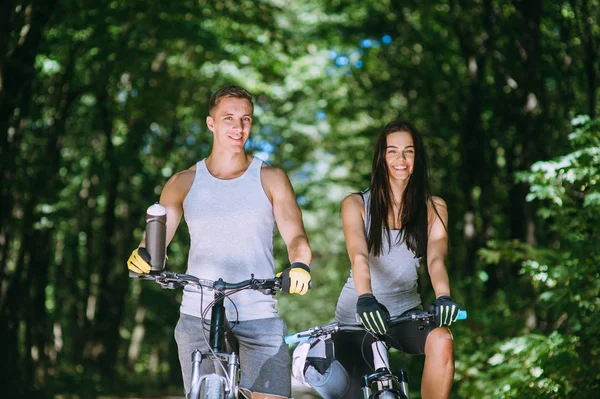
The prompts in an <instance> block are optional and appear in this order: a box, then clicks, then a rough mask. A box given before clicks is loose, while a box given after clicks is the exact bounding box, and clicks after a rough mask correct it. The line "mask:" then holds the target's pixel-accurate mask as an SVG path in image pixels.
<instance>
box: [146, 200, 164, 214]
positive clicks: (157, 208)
mask: <svg viewBox="0 0 600 399" xmlns="http://www.w3.org/2000/svg"><path fill="white" fill-rule="evenodd" d="M146 213H147V214H148V215H150V216H163V215H166V214H167V208H165V207H164V206H162V205H161V204H159V203H158V202H157V203H156V204H154V205H151V206H150V207H148V209H147V210H146Z"/></svg>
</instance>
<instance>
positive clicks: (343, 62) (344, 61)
mask: <svg viewBox="0 0 600 399" xmlns="http://www.w3.org/2000/svg"><path fill="white" fill-rule="evenodd" d="M349 62H350V60H349V59H348V57H346V56H345V55H341V56H339V57H337V58H336V59H335V65H337V66H339V67H341V66H346V65H348V63H349Z"/></svg>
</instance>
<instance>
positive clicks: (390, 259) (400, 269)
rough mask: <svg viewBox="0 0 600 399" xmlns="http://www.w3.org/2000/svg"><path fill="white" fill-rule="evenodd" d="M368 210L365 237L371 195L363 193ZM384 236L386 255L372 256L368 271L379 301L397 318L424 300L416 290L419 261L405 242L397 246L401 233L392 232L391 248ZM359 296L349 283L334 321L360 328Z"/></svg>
mask: <svg viewBox="0 0 600 399" xmlns="http://www.w3.org/2000/svg"><path fill="white" fill-rule="evenodd" d="M362 195H363V200H364V206H365V235H367V233H368V226H369V224H368V221H369V215H370V213H369V200H370V198H371V196H370V193H369V192H368V191H366V192H363V193H362ZM382 234H383V253H382V255H380V256H373V255H372V254H369V269H370V273H371V289H372V290H373V295H375V298H377V301H378V302H379V303H381V304H383V305H384V306H385V307H386V308H387V309H388V311H389V312H390V316H391V317H394V316H398V315H401V314H402V313H404V312H406V311H407V310H411V309H414V308H416V307H418V306H420V305H421V297H420V295H419V292H418V289H417V283H418V281H417V280H418V274H417V270H418V268H419V259H418V258H415V254H414V253H413V252H412V251H411V250H410V249H408V247H407V246H406V242H402V243H401V244H400V245H394V243H396V242H397V239H398V234H400V230H391V231H390V238H391V243H392V248H391V250H390V247H389V245H388V241H387V234H385V233H384V232H382ZM357 300H358V294H357V293H356V288H355V286H354V279H353V278H352V270H350V277H348V280H347V281H346V284H345V285H344V288H342V292H341V294H340V297H339V299H338V303H337V309H336V311H335V320H336V321H337V322H340V323H344V324H357V320H356V301H357Z"/></svg>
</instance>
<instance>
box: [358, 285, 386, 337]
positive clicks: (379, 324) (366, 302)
mask: <svg viewBox="0 0 600 399" xmlns="http://www.w3.org/2000/svg"><path fill="white" fill-rule="evenodd" d="M356 313H358V315H359V316H360V321H361V322H362V324H363V326H364V327H365V328H366V329H367V330H369V331H371V332H373V333H375V334H379V335H384V334H385V333H387V331H388V330H389V329H390V326H389V324H388V323H389V319H390V312H388V310H387V308H386V307H385V306H383V305H382V304H380V303H379V302H377V299H375V296H374V295H373V294H362V295H361V296H359V297H358V301H357V302H356Z"/></svg>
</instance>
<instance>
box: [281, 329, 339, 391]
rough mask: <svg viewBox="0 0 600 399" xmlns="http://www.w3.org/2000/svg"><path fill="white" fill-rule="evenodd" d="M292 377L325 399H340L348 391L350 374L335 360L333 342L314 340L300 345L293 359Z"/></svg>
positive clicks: (324, 339)
mask: <svg viewBox="0 0 600 399" xmlns="http://www.w3.org/2000/svg"><path fill="white" fill-rule="evenodd" d="M292 375H293V376H294V377H295V378H296V379H297V380H298V381H300V382H301V383H302V384H304V385H306V386H309V387H311V388H313V389H314V390H315V391H316V392H317V393H318V394H319V395H321V396H322V397H323V398H324V399H339V398H341V397H342V396H343V395H344V394H345V393H346V390H347V389H348V383H349V381H350V380H349V378H348V373H347V372H346V370H345V369H344V367H343V366H342V365H341V364H340V362H338V361H337V360H335V354H334V347H333V341H332V340H331V339H330V338H314V339H311V340H309V341H307V342H303V343H301V344H298V346H297V347H296V349H294V354H293V358H292Z"/></svg>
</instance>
